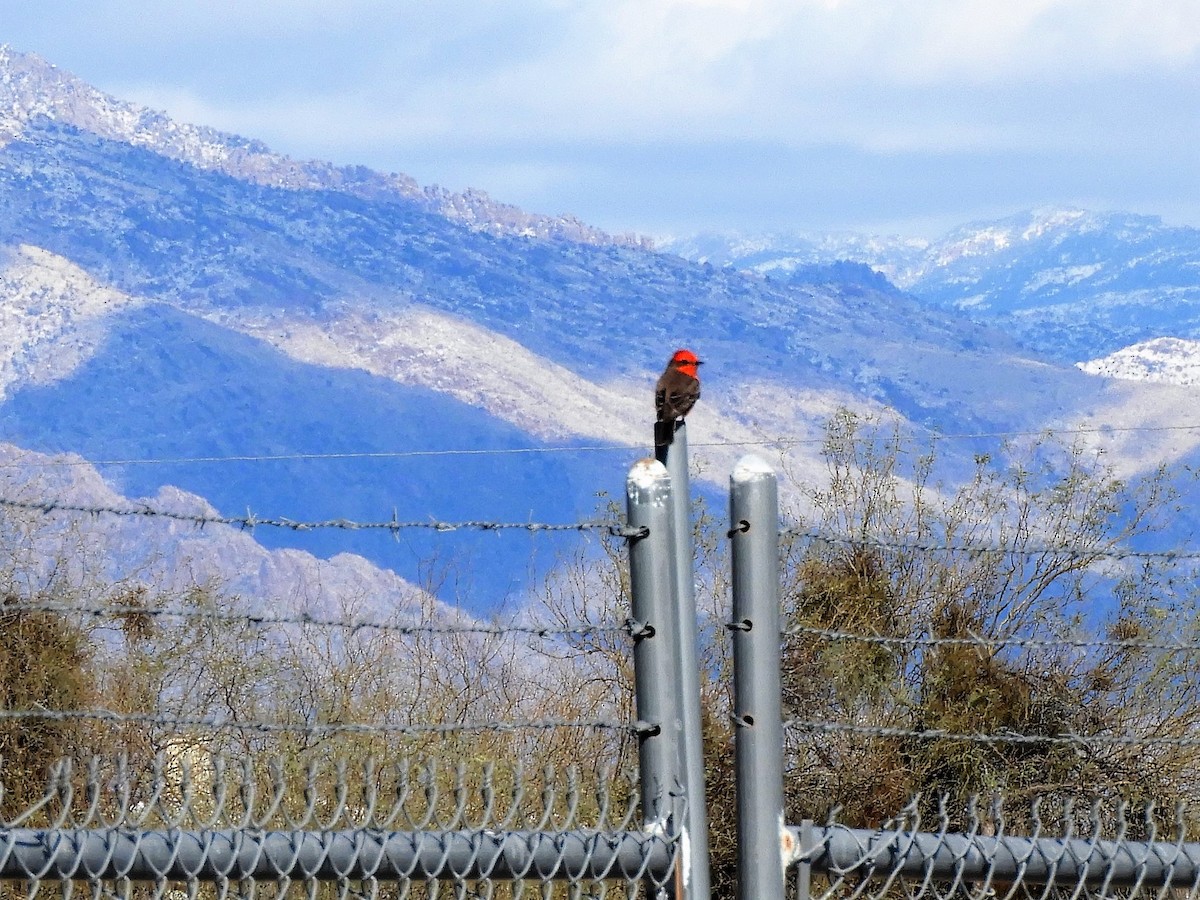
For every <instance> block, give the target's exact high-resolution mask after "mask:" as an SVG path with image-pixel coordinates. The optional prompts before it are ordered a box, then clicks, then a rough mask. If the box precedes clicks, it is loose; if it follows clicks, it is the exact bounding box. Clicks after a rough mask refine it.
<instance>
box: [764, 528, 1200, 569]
mask: <svg viewBox="0 0 1200 900" xmlns="http://www.w3.org/2000/svg"><path fill="white" fill-rule="evenodd" d="M779 536H780V538H782V539H796V540H808V541H813V542H816V543H826V544H845V545H848V546H852V547H864V548H871V549H875V550H893V551H905V550H908V551H915V552H918V553H966V554H971V555H976V556H985V555H989V554H991V555H1004V556H1018V557H1021V556H1023V557H1037V556H1047V555H1052V554H1056V555H1059V556H1068V557H1073V558H1077V559H1078V558H1082V559H1096V560H1100V559H1107V560H1125V559H1141V560H1152V559H1158V560H1164V561H1167V562H1170V561H1172V560H1200V549H1197V550H1190V549H1176V550H1132V549H1128V548H1117V547H1081V546H1076V545H1072V544H1030V545H1018V544H1013V545H1003V544H973V543H968V542H959V543H952V542H939V541H920V540H893V539H890V538H882V537H877V536H874V535H869V534H868V535H850V534H835V533H833V532H829V531H820V530H816V529H811V528H781V529H780V531H779Z"/></svg>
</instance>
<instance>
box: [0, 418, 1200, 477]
mask: <svg viewBox="0 0 1200 900" xmlns="http://www.w3.org/2000/svg"><path fill="white" fill-rule="evenodd" d="M1176 431H1200V423H1196V424H1184V425H1124V426H1116V425H1096V426H1087V427H1079V428H1059V429H1055V428H1044V429H1036V430H1034V429H1025V430H1012V431H977V432H948V433H942V432H936V431H931V432H928V433H926V434H924V435H922V436H923V437H925V438H927V439H929V440H934V441H950V440H983V439H1004V438H1017V437H1039V436H1046V437H1054V436H1064V437H1072V436H1079V435H1086V434H1152V433H1169V432H1176ZM825 441H826V438H824V437H814V438H802V437H789V436H779V437H770V438H759V439H756V440H740V441H693V442H691V443H690V444H689V446H691V447H704V448H715V447H771V446H777V447H799V446H814V445H818V444H823V443H825ZM642 449H644V448H643V447H642V446H641V445H639V444H590V445H581V446H576V447H571V446H551V445H548V446H540V447H497V448H475V447H472V448H466V447H449V448H444V449H440V450H378V451H352V452H341V453H259V454H255V453H246V454H229V455H207V456H174V457H125V458H112V459H95V460H88V459H44V460H38V461H21V462H4V463H0V469H5V468H27V467H30V468H58V467H72V466H140V465H188V464H194V463H230V462H301V461H323V460H355V459H377V460H379V459H410V458H418V457H440V456H520V455H531V454H553V453H627V452H629V451H640V450H642Z"/></svg>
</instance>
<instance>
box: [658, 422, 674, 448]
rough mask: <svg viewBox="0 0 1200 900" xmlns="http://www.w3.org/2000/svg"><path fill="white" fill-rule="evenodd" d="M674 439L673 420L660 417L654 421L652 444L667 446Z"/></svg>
mask: <svg viewBox="0 0 1200 900" xmlns="http://www.w3.org/2000/svg"><path fill="white" fill-rule="evenodd" d="M673 440H675V422H674V421H670V420H663V419H660V420H659V421H657V422H655V423H654V446H655V447H667V446H669V445H670V443H671V441H673Z"/></svg>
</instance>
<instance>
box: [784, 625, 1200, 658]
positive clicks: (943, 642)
mask: <svg viewBox="0 0 1200 900" xmlns="http://www.w3.org/2000/svg"><path fill="white" fill-rule="evenodd" d="M782 633H783V635H785V636H789V635H802V634H803V635H809V636H811V637H818V638H823V639H827V640H835V641H854V642H856V643H863V644H877V645H881V646H898V647H1016V648H1020V649H1030V648H1040V647H1061V648H1069V649H1073V650H1087V649H1090V648H1095V647H1103V648H1105V649H1114V650H1162V651H1166V652H1171V653H1200V643H1184V642H1180V641H1140V640H1107V639H1105V638H1078V639H1077V638H1023V637H1016V636H1010V637H988V636H986V635H977V634H972V635H970V636H968V637H945V638H940V637H933V636H898V637H889V636H887V635H881V634H863V633H857V632H852V631H839V630H837V629H832V628H816V627H813V626H810V625H790V626H788V627H787V628H785V629H784V630H783V632H782Z"/></svg>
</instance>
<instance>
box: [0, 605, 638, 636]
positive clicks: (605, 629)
mask: <svg viewBox="0 0 1200 900" xmlns="http://www.w3.org/2000/svg"><path fill="white" fill-rule="evenodd" d="M14 610H20V611H22V612H43V613H59V614H65V613H74V614H77V615H85V616H90V617H93V618H107V617H113V618H118V617H124V616H131V617H132V616H149V617H153V618H178V619H185V620H192V619H194V620H200V621H212V622H244V623H245V624H247V625H303V626H313V627H318V628H344V629H346V630H347V631H349V632H351V633H356V632H359V631H364V630H373V631H383V632H388V633H391V634H399V635H416V634H441V635H455V634H463V635H466V634H475V635H486V636H495V637H502V636H504V635H508V634H519V635H526V636H528V637H538V638H555V637H572V636H578V637H589V636H596V635H604V634H610V635H615V634H621V635H626V636H628V635H629V631H630V626H629V624H623V625H592V624H580V625H567V626H563V627H558V628H548V627H543V626H540V625H485V624H482V623H479V624H464V625H450V624H447V625H433V624H428V623H422V624H417V625H401V624H398V623H395V622H381V621H378V620H371V619H339V618H332V617H328V618H327V617H321V616H314V615H310V614H309V613H298V614H296V615H271V614H262V613H236V612H226V611H222V610H200V609H184V608H179V607H173V608H172V607H158V608H156V607H146V606H138V605H135V604H127V605H109V606H104V605H78V604H70V603H30V602H25V601H23V600H18V601H15V602H9V603H6V604H5V605H4V606H3V607H0V615H3V614H5V613H8V612H11V611H14Z"/></svg>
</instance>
